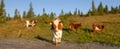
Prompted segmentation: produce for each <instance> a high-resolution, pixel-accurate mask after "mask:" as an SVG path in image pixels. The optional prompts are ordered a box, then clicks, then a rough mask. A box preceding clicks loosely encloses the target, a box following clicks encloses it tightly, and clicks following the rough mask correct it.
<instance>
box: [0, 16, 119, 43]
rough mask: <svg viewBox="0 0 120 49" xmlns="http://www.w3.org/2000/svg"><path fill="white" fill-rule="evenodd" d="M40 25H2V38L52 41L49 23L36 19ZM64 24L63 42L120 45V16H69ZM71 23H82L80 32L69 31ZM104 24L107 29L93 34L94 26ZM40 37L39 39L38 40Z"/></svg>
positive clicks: (0, 25)
mask: <svg viewBox="0 0 120 49" xmlns="http://www.w3.org/2000/svg"><path fill="white" fill-rule="evenodd" d="M35 19H36V20H38V23H37V25H36V26H35V27H30V28H26V27H25V21H24V20H23V21H20V22H17V23H16V22H15V21H14V20H10V21H7V22H6V23H2V24H0V38H15V39H30V40H39V39H41V40H48V41H51V40H52V34H51V33H52V32H51V30H50V25H49V23H43V22H42V20H39V19H40V18H39V17H38V18H35ZM62 20H63V23H64V27H63V37H62V41H66V42H71V43H84V42H100V43H106V44H120V14H109V15H103V16H89V17H79V16H69V17H67V18H65V19H62ZM69 23H82V26H81V27H80V28H79V30H78V31H75V30H72V31H68V30H67V29H68V25H69ZM93 23H96V24H103V25H104V26H105V28H104V29H103V31H102V32H101V33H99V32H96V34H93V31H92V24H93ZM38 37H39V38H38Z"/></svg>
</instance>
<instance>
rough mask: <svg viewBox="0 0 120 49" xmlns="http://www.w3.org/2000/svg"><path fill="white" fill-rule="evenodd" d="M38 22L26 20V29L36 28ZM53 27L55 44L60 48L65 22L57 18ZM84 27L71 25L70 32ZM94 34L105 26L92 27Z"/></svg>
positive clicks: (52, 22) (53, 21)
mask: <svg viewBox="0 0 120 49" xmlns="http://www.w3.org/2000/svg"><path fill="white" fill-rule="evenodd" d="M36 23H37V21H36V20H26V27H27V28H28V27H34V26H35V25H36ZM50 25H51V30H52V34H53V43H54V44H55V45H56V46H58V45H60V43H61V38H62V28H63V22H62V21H61V20H60V18H55V19H54V20H52V21H50ZM81 26H82V23H79V24H75V23H70V24H69V30H72V29H75V30H76V31H77V30H78V28H79V27H81ZM92 28H93V32H94V33H95V32H96V31H100V32H101V31H102V30H103V29H104V25H101V24H93V25H92Z"/></svg>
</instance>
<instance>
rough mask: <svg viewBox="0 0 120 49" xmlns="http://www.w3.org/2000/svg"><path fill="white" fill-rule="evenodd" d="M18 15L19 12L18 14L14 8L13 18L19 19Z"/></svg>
mask: <svg viewBox="0 0 120 49" xmlns="http://www.w3.org/2000/svg"><path fill="white" fill-rule="evenodd" d="M19 15H20V14H19V11H18V9H15V12H14V19H19V18H20V16H19Z"/></svg>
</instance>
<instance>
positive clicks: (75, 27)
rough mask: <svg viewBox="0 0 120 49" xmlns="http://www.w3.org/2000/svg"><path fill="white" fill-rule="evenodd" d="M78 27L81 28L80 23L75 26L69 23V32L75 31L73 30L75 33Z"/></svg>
mask: <svg viewBox="0 0 120 49" xmlns="http://www.w3.org/2000/svg"><path fill="white" fill-rule="evenodd" d="M80 26H82V24H81V23H77V24H74V23H70V24H69V29H70V30H72V29H75V30H76V31H77V30H78V28H79V27H80Z"/></svg>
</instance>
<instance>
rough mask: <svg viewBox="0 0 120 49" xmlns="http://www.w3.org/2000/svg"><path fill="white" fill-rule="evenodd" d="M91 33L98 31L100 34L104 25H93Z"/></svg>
mask: <svg viewBox="0 0 120 49" xmlns="http://www.w3.org/2000/svg"><path fill="white" fill-rule="evenodd" d="M92 27H93V32H94V33H95V32H96V31H100V32H102V30H103V29H104V25H101V24H93V25H92Z"/></svg>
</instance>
